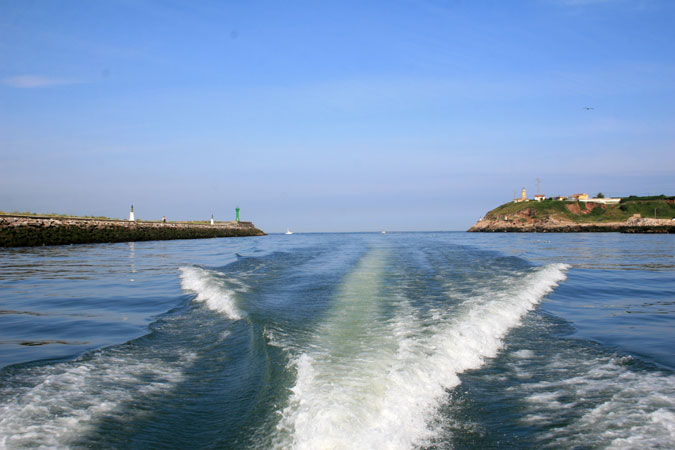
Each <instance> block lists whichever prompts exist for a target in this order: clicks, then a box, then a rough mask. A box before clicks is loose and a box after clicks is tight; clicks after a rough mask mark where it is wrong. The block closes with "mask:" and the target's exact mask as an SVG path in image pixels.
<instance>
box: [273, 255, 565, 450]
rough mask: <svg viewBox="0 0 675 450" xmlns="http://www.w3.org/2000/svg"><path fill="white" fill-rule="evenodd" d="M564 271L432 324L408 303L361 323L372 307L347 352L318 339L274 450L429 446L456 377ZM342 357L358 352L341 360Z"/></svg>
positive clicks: (301, 365)
mask: <svg viewBox="0 0 675 450" xmlns="http://www.w3.org/2000/svg"><path fill="white" fill-rule="evenodd" d="M372 264H373V261H371V265H372ZM567 267H568V266H566V265H563V264H553V265H550V266H546V267H543V268H539V269H536V270H535V271H534V272H532V273H530V274H528V275H525V276H524V277H523V278H520V279H512V280H511V281H509V282H507V283H506V288H505V289H503V290H500V291H492V292H487V293H485V294H483V295H480V296H478V297H469V298H467V299H465V300H464V301H463V302H460V303H462V304H461V308H460V309H459V310H455V311H454V314H453V315H450V314H449V313H448V312H447V311H446V310H442V309H439V310H438V311H436V312H435V314H432V317H433V319H432V320H431V321H430V320H428V319H427V320H423V319H421V318H420V317H417V315H416V312H415V310H414V308H412V307H411V305H410V304H409V303H408V302H407V301H406V299H396V302H397V305H398V306H399V307H400V309H399V313H398V314H397V316H396V317H395V318H394V319H393V320H390V321H388V322H386V323H381V322H379V321H377V320H372V319H373V318H372V317H368V316H367V315H368V314H369V312H368V311H369V310H373V307H372V305H371V306H365V307H364V308H365V309H363V311H358V312H360V313H364V314H366V317H364V318H363V320H365V321H366V322H367V321H368V320H369V319H371V320H370V322H369V325H368V326H369V328H368V330H369V331H363V330H359V331H361V332H362V333H361V334H360V335H352V336H347V335H345V336H344V338H345V339H351V340H354V341H355V342H356V344H354V345H353V346H352V348H349V347H338V348H326V342H325V339H324V338H323V337H322V336H320V335H319V336H317V339H316V342H315V344H316V345H315V348H311V349H310V350H307V351H306V352H305V353H303V354H301V355H300V356H299V357H298V358H297V360H296V361H295V365H296V369H297V379H296V383H295V386H294V387H293V388H292V394H291V398H290V401H289V405H288V406H287V407H286V408H285V409H284V410H283V411H282V418H281V420H280V422H279V425H278V427H277V429H278V432H279V437H278V440H277V442H276V443H275V444H276V446H277V447H280V448H289V447H292V448H297V449H312V450H314V449H341V448H359V449H405V448H412V447H415V446H418V445H424V444H425V442H429V440H430V439H432V438H433V437H434V436H435V435H436V433H437V431H438V430H435V429H433V427H432V425H431V424H432V423H433V421H434V418H435V414H436V412H437V411H438V408H439V406H440V405H441V404H442V403H443V402H444V401H447V390H448V389H451V388H453V387H455V386H457V385H458V384H459V383H460V380H459V374H461V373H462V372H464V371H466V370H469V369H475V368H478V367H480V366H481V365H482V364H483V361H484V359H485V358H489V357H493V356H495V355H496V354H497V352H498V351H499V349H500V348H501V347H502V345H503V344H502V338H503V337H504V336H505V335H506V333H507V332H508V331H509V330H510V329H511V328H513V327H515V326H517V325H518V324H519V323H520V321H521V319H522V317H523V316H524V315H525V314H526V313H527V312H528V311H530V310H531V309H533V308H534V307H535V306H536V305H537V304H538V303H539V302H540V301H541V299H542V298H543V297H544V296H545V295H546V294H547V293H549V292H550V291H551V290H552V289H553V287H554V286H555V285H556V284H557V283H559V282H560V281H562V280H564V279H565V271H566V269H567ZM357 270H364V267H359V268H358V269H357ZM349 282H359V280H354V279H353V280H348V281H347V283H349ZM361 288H363V286H362V287H361ZM366 288H368V286H366ZM368 290H370V291H372V290H373V288H372V286H370V289H366V291H368ZM375 300H376V299H373V298H368V297H367V296H363V297H362V298H360V299H359V301H360V302H363V303H365V304H369V303H372V302H375ZM390 301H391V299H390ZM338 303H342V302H338ZM357 304H358V303H357ZM341 306H343V307H345V306H346V307H352V303H351V302H348V303H347V304H346V305H344V304H343V305H341ZM355 317H358V316H357V315H355ZM338 318H339V319H340V317H338ZM331 320H334V318H331ZM322 331H324V332H325V331H326V330H325V329H324V330H322ZM331 342H333V341H332V340H331ZM367 344H370V345H367ZM343 349H350V350H354V349H356V350H357V352H356V353H353V354H351V355H344V354H340V353H339V352H338V351H339V350H343ZM348 356H349V358H348Z"/></svg>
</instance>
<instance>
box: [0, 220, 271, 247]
mask: <svg viewBox="0 0 675 450" xmlns="http://www.w3.org/2000/svg"><path fill="white" fill-rule="evenodd" d="M264 235H265V233H264V232H263V231H262V230H259V229H258V228H256V227H255V226H254V225H253V223H252V222H218V223H216V224H214V225H210V224H199V223H185V222H183V223H180V222H146V221H136V222H130V221H127V220H116V219H87V218H79V217H78V218H70V217H49V216H44V217H43V216H23V215H0V247H34V246H40V245H66V244H90V243H99V242H129V241H155V240H171V239H204V238H213V237H235V236H264Z"/></svg>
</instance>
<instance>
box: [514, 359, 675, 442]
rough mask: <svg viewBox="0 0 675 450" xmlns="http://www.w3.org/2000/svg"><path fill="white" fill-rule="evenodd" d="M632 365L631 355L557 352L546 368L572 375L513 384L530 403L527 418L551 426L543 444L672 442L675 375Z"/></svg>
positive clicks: (529, 422) (527, 421)
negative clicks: (604, 355) (645, 369)
mask: <svg viewBox="0 0 675 450" xmlns="http://www.w3.org/2000/svg"><path fill="white" fill-rule="evenodd" d="M631 365H632V358H631V357H616V356H611V357H599V358H598V357H594V356H592V355H585V354H584V353H583V352H581V354H579V353H575V354H571V352H569V351H566V352H563V353H561V354H559V355H557V356H556V357H555V358H553V359H552V360H551V361H550V362H549V364H548V366H547V367H545V371H546V372H547V373H558V374H564V375H566V376H562V377H560V378H558V379H554V380H550V381H548V380H547V381H539V382H535V383H522V384H520V385H518V386H515V387H513V388H512V389H513V390H516V391H517V392H518V395H519V396H520V397H522V398H524V400H525V402H526V404H527V414H525V415H524V416H523V418H522V422H523V423H525V424H527V425H529V426H537V427H541V428H543V429H545V430H547V431H545V432H544V433H542V434H541V435H540V436H539V441H540V445H539V446H540V447H542V448H561V447H568V448H572V447H580V446H583V447H603V448H617V449H621V448H661V447H663V448H665V447H668V448H672V447H673V446H674V444H675V396H674V394H675V377H674V376H672V375H667V374H665V373H663V372H660V371H642V370H640V371H636V370H634V368H631ZM572 411H574V412H575V413H576V414H573V415H572V420H570V417H569V416H570V413H571V412H572ZM561 423H562V424H564V425H563V426H560V425H558V426H552V425H553V424H561Z"/></svg>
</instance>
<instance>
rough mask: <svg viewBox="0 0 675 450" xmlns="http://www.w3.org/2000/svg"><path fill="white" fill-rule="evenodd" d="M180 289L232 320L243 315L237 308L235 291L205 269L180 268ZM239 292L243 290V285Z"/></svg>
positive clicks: (239, 318) (220, 277) (216, 275)
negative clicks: (194, 295)
mask: <svg viewBox="0 0 675 450" xmlns="http://www.w3.org/2000/svg"><path fill="white" fill-rule="evenodd" d="M180 272H181V275H180V277H181V287H182V288H183V290H185V291H187V292H192V293H194V294H197V296H196V297H195V300H196V301H198V302H202V303H204V304H205V305H206V307H207V308H209V309H211V310H213V311H216V312H219V313H221V314H224V315H225V316H227V317H228V318H230V319H232V320H241V319H243V318H244V316H245V314H244V312H243V311H241V310H240V309H239V308H238V307H237V302H236V289H233V288H229V287H228V285H227V283H226V280H225V279H224V278H223V277H222V276H220V275H218V274H216V273H214V272H212V271H209V270H206V269H202V268H199V267H192V266H188V267H181V268H180ZM238 288H239V290H245V289H246V288H245V287H244V286H243V285H241V284H240V285H239V286H238Z"/></svg>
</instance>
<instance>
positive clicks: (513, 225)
mask: <svg viewBox="0 0 675 450" xmlns="http://www.w3.org/2000/svg"><path fill="white" fill-rule="evenodd" d="M520 220H522V219H520V218H513V219H511V218H506V219H503V218H484V219H482V220H479V221H478V222H476V223H475V224H474V225H473V226H472V227H471V228H469V230H468V231H469V232H488V233H498V232H510V233H607V232H619V233H675V221H672V220H670V219H648V218H630V219H628V220H626V221H625V222H604V223H603V222H600V223H576V222H571V221H561V220H556V219H553V218H551V217H548V218H546V219H542V220H527V221H523V222H521V221H520Z"/></svg>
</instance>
